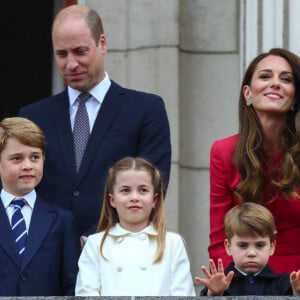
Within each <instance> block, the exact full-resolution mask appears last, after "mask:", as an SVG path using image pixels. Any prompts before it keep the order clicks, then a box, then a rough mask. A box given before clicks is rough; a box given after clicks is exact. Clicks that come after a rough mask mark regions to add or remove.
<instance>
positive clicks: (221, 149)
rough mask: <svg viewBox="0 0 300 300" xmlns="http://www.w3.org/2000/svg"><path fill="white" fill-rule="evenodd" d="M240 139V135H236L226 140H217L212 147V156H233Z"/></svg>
mask: <svg viewBox="0 0 300 300" xmlns="http://www.w3.org/2000/svg"><path fill="white" fill-rule="evenodd" d="M238 137H239V135H238V134H234V135H231V136H228V137H226V138H222V139H218V140H215V141H214V142H213V144H212V147H211V154H212V155H213V154H217V153H219V154H222V156H224V155H225V156H226V155H227V154H229V155H230V156H231V155H232V152H233V151H234V149H235V147H236V144H237V141H238Z"/></svg>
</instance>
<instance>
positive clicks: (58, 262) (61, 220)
mask: <svg viewBox="0 0 300 300" xmlns="http://www.w3.org/2000/svg"><path fill="white" fill-rule="evenodd" d="M0 201H1V200H0ZM79 255H80V243H79V239H78V233H77V232H76V227H75V225H74V218H73V216H72V214H71V213H70V212H68V211H64V210H62V209H61V208H58V207H55V206H54V205H52V204H50V203H48V202H46V201H44V200H42V198H41V197H39V196H38V197H37V200H36V202H35V206H34V209H33V212H32V217H31V221H30V226H29V230H28V237H27V242H26V248H25V252H24V254H23V257H22V259H20V257H19V255H18V252H17V246H16V243H15V241H14V237H13V233H12V230H11V226H10V223H9V220H8V217H7V214H6V211H5V209H4V206H3V205H2V202H1V203H0V296H59V295H61V296H64V295H71V296H72V295H74V293H75V283H76V275H77V272H78V266H77V262H78V258H79Z"/></svg>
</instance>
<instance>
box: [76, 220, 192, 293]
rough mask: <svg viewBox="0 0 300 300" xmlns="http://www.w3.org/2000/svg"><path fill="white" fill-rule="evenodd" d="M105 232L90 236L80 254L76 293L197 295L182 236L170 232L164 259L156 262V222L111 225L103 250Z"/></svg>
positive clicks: (167, 236)
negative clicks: (137, 227) (134, 228)
mask: <svg viewBox="0 0 300 300" xmlns="http://www.w3.org/2000/svg"><path fill="white" fill-rule="evenodd" d="M102 237H103V232H99V233H96V234H92V235H90V236H89V237H88V239H87V241H86V244H85V246H84V248H83V250H82V253H81V256H80V258H79V263H78V265H79V272H78V275H77V281H76V289H75V295H76V296H195V289H194V285H193V280H192V276H191V272H190V263H189V258H188V255H187V252H186V249H185V245H184V242H183V239H182V237H181V236H180V235H179V234H177V233H173V232H167V234H166V247H165V251H164V255H163V258H162V260H161V261H160V262H159V263H155V264H153V263H152V262H153V259H154V257H155V255H156V250H157V231H156V230H155V229H154V227H153V226H152V225H150V226H148V227H146V228H144V229H143V230H142V231H140V232H130V231H128V230H125V229H123V228H122V227H121V226H120V225H119V224H117V225H116V226H114V227H113V228H111V230H110V231H109V235H108V236H107V238H106V240H105V243H104V247H103V253H104V256H105V257H106V258H107V260H105V259H104V258H103V257H102V256H101V254H100V243H101V239H102Z"/></svg>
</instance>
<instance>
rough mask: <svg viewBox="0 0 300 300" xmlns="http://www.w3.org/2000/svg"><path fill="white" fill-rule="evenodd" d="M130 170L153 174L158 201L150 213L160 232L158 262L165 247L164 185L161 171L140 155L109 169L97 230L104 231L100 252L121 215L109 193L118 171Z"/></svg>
mask: <svg viewBox="0 0 300 300" xmlns="http://www.w3.org/2000/svg"><path fill="white" fill-rule="evenodd" d="M128 170H137V171H146V172H148V173H149V174H150V175H151V178H152V184H153V188H154V194H156V195H157V203H156V206H155V208H153V210H152V212H151V214H150V217H149V222H152V224H153V226H154V227H155V229H156V230H157V232H158V247H157V253H156V257H155V259H154V261H153V263H156V262H159V261H160V260H161V259H162V257H163V253H164V248H165V238H166V221H165V214H164V193H163V191H164V187H163V181H162V178H161V175H160V173H159V171H158V170H157V169H156V168H155V167H154V166H153V165H152V164H151V163H150V162H148V161H147V160H145V159H143V158H140V157H135V158H134V157H126V158H123V159H121V160H120V161H118V162H117V163H116V164H114V165H113V166H112V167H111V168H110V169H109V170H108V175H107V178H106V183H105V190H104V199H103V204H102V210H101V214H100V220H99V223H98V228H97V232H100V231H104V235H103V238H102V241H101V244H100V252H101V255H102V256H103V257H104V255H103V245H104V242H105V239H106V237H107V235H108V232H109V229H110V228H112V227H113V226H114V225H115V224H117V223H118V222H119V216H118V213H117V211H116V209H115V208H114V207H112V206H111V205H110V201H109V194H112V193H113V188H114V185H115V183H116V176H117V175H118V173H119V172H122V171H128ZM104 258H105V257H104Z"/></svg>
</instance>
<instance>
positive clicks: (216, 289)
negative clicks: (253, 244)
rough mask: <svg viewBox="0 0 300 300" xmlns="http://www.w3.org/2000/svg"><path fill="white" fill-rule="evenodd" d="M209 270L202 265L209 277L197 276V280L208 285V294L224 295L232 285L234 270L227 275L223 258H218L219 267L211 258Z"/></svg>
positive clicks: (203, 270)
mask: <svg viewBox="0 0 300 300" xmlns="http://www.w3.org/2000/svg"><path fill="white" fill-rule="evenodd" d="M209 269H210V271H209V270H207V268H206V267H205V266H201V270H202V272H203V273H204V275H205V276H206V278H207V279H204V278H201V277H195V280H196V281H197V282H199V283H202V284H204V285H206V286H207V288H208V291H207V296H222V295H223V293H224V291H225V290H226V289H228V287H229V286H230V283H231V280H232V278H233V275H234V272H233V271H231V272H229V273H228V274H227V276H225V274H224V268H223V262H222V259H220V258H219V259H218V269H217V267H216V265H215V263H214V261H213V260H212V259H210V260H209Z"/></svg>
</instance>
